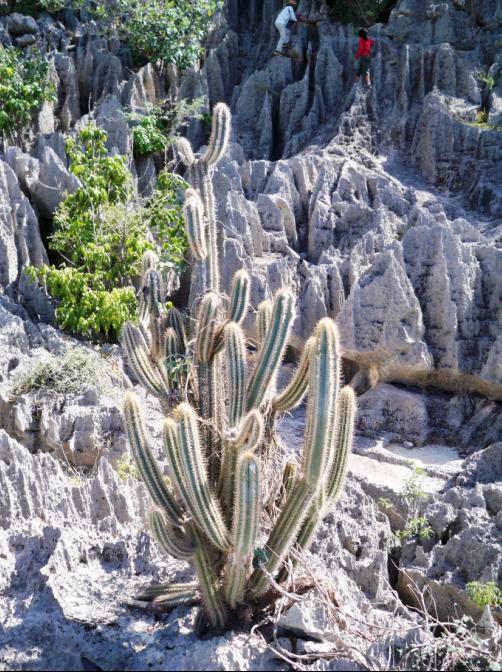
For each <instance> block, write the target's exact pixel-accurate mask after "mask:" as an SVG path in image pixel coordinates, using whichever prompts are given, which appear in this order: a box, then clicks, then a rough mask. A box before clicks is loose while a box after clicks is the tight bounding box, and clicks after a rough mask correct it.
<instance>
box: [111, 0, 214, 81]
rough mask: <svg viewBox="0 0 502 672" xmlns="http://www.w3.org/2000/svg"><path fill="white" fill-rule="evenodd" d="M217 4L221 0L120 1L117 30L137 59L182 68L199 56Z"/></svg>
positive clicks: (189, 64)
mask: <svg viewBox="0 0 502 672" xmlns="http://www.w3.org/2000/svg"><path fill="white" fill-rule="evenodd" d="M221 5H222V2H221V0H142V1H141V2H139V1H134V0H122V2H121V3H120V12H121V14H122V17H123V20H122V21H121V22H120V25H119V29H120V30H121V32H122V34H123V36H124V38H125V40H126V41H127V43H128V44H129V45H130V46H131V48H132V50H133V53H134V54H135V55H136V57H137V58H140V59H146V60H147V61H151V62H154V61H162V62H163V63H164V64H166V63H174V64H175V65H176V66H177V67H178V68H179V69H180V70H185V69H186V68H188V67H190V66H191V65H193V63H194V62H195V61H196V60H197V58H199V56H200V54H201V41H202V39H203V37H204V35H205V33H206V31H207V29H208V28H209V25H210V22H211V19H212V17H213V15H214V13H215V12H216V11H217V10H218V9H219V8H220V7H221Z"/></svg>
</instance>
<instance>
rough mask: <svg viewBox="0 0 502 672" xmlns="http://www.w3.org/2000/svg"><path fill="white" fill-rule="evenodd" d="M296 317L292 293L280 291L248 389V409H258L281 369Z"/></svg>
mask: <svg viewBox="0 0 502 672" xmlns="http://www.w3.org/2000/svg"><path fill="white" fill-rule="evenodd" d="M294 317H295V312H294V298H293V295H292V294H291V292H289V291H287V290H280V291H279V292H278V293H277V294H276V297H275V300H274V309H273V312H272V318H271V322H270V328H269V330H268V333H267V336H266V338H265V341H264V343H263V346H262V348H261V351H260V355H259V358H258V362H257V364H256V368H255V370H254V372H253V375H252V378H251V381H250V383H249V387H248V398H247V409H248V411H250V410H251V409H253V408H258V407H259V406H260V405H261V403H262V402H263V401H264V399H265V395H266V394H267V391H268V389H269V387H270V386H271V384H272V383H273V380H274V378H275V376H276V374H277V371H278V369H279V365H280V363H281V361H282V358H283V356H284V353H285V351H286V345H287V340H288V336H289V332H290V329H291V325H292V324H293V320H294Z"/></svg>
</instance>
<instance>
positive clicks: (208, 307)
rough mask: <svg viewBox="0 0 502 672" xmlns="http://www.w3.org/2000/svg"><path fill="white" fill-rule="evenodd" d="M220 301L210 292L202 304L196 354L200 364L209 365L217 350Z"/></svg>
mask: <svg viewBox="0 0 502 672" xmlns="http://www.w3.org/2000/svg"><path fill="white" fill-rule="evenodd" d="M219 307H220V299H219V297H218V295H217V294H215V293H214V292H209V293H208V294H206V295H205V296H204V298H203V299H202V301H201V302H200V307H199V312H198V317H197V335H196V340H195V353H196V355H197V359H198V360H199V362H202V363H203V364H209V362H210V361H211V359H212V357H213V355H214V349H215V342H216V336H217V331H218V326H219V324H218V318H219Z"/></svg>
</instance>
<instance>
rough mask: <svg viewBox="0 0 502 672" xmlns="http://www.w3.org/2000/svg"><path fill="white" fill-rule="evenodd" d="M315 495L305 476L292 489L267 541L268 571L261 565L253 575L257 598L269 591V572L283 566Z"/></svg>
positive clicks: (251, 581) (254, 590) (253, 590)
mask: <svg viewBox="0 0 502 672" xmlns="http://www.w3.org/2000/svg"><path fill="white" fill-rule="evenodd" d="M314 495H315V490H314V489H313V488H312V486H311V485H310V484H309V483H308V481H307V479H305V478H302V479H300V480H299V481H297V483H296V484H295V486H294V488H293V489H292V491H291V494H290V496H289V497H288V499H287V501H286V503H285V505H284V508H283V509H282V511H281V513H280V515H279V518H278V519H277V521H276V524H275V526H274V528H273V530H272V532H271V534H270V537H269V539H268V542H267V548H268V549H269V551H270V557H269V559H268V560H267V562H266V563H265V565H264V567H265V569H266V572H264V571H263V570H262V569H261V567H259V568H258V569H256V570H255V571H254V572H253V574H252V576H251V579H250V589H251V593H252V594H253V596H254V597H255V598H259V597H261V596H262V595H263V594H264V593H266V592H267V589H268V586H269V581H268V576H267V573H269V574H275V572H276V571H277V570H278V569H279V567H280V566H281V564H282V561H283V560H284V558H285V556H286V555H287V553H288V551H289V549H290V548H291V545H292V544H293V542H294V540H295V539H296V536H297V534H298V530H299V529H300V527H301V525H302V523H303V520H304V518H305V516H306V514H307V512H308V507H309V505H310V503H311V501H312V499H313V497H314Z"/></svg>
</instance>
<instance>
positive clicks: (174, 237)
mask: <svg viewBox="0 0 502 672" xmlns="http://www.w3.org/2000/svg"><path fill="white" fill-rule="evenodd" d="M187 188H188V184H187V182H185V180H183V179H182V178H181V177H179V175H175V174H174V173H170V172H169V171H168V170H163V171H162V172H161V173H159V176H158V178H157V185H156V188H155V191H154V193H153V194H152V196H151V197H150V198H149V199H147V201H146V203H145V205H144V206H143V208H142V209H141V210H139V211H138V213H137V215H136V216H137V217H138V218H139V219H140V220H142V221H143V222H144V223H145V224H146V226H147V227H148V229H149V230H150V232H151V233H152V235H153V238H154V240H155V243H156V247H157V249H158V253H159V264H158V269H159V271H160V273H161V275H163V276H165V275H166V274H167V273H168V272H169V271H176V273H181V272H182V271H183V268H184V265H185V257H186V252H187V248H188V243H187V240H186V237H185V225H184V222H183V198H184V193H185V189H187Z"/></svg>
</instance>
